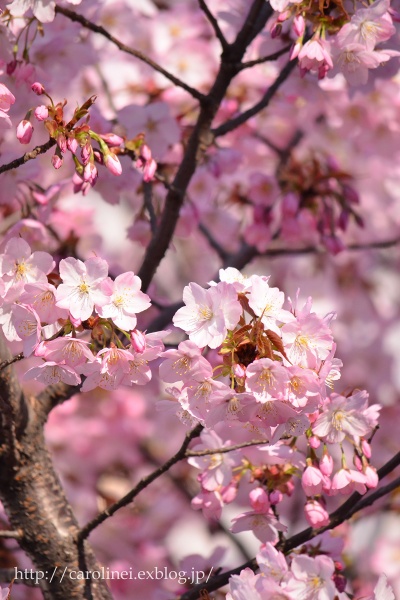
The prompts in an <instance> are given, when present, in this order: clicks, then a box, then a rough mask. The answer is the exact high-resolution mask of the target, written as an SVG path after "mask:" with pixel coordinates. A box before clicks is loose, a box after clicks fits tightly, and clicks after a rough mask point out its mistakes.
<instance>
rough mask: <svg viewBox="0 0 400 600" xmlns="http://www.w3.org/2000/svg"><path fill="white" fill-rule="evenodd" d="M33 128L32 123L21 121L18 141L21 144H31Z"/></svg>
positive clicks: (18, 127)
mask: <svg viewBox="0 0 400 600" xmlns="http://www.w3.org/2000/svg"><path fill="white" fill-rule="evenodd" d="M32 134H33V126H32V123H31V122H30V121H26V120H25V119H24V120H23V121H21V122H20V123H19V124H18V126H17V140H18V141H19V142H20V144H29V142H30V141H31V139H32Z"/></svg>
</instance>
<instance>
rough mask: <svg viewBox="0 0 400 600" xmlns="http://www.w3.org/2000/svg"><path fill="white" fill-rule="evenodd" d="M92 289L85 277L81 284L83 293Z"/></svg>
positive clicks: (80, 289) (80, 288) (80, 287)
mask: <svg viewBox="0 0 400 600" xmlns="http://www.w3.org/2000/svg"><path fill="white" fill-rule="evenodd" d="M89 290H90V286H89V285H88V284H87V283H86V281H85V280H84V279H82V281H81V284H80V286H79V291H80V293H81V294H88V293H89Z"/></svg>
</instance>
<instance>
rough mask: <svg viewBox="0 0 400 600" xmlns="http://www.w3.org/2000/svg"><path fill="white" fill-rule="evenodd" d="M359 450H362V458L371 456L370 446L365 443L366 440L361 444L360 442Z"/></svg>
mask: <svg viewBox="0 0 400 600" xmlns="http://www.w3.org/2000/svg"><path fill="white" fill-rule="evenodd" d="M361 448H362V451H363V453H364V456H365V457H366V458H371V455H372V452H371V446H370V444H369V443H368V442H367V440H362V442H361Z"/></svg>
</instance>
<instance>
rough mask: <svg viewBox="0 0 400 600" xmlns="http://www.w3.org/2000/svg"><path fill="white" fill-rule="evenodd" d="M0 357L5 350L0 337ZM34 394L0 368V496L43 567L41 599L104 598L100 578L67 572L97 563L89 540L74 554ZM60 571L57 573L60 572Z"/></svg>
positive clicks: (71, 527)
mask: <svg viewBox="0 0 400 600" xmlns="http://www.w3.org/2000/svg"><path fill="white" fill-rule="evenodd" d="M0 357H1V360H8V359H9V357H10V355H9V351H8V349H7V347H6V343H5V340H4V338H3V336H2V335H1V337H0ZM41 412H42V411H41V410H40V407H39V406H38V400H37V399H36V398H35V397H25V395H24V394H23V392H22V390H21V387H20V385H19V382H18V379H17V377H16V375H15V371H14V367H13V366H9V367H6V368H5V369H3V370H2V371H1V372H0V499H1V501H2V502H3V504H4V507H5V510H6V513H7V515H8V518H9V520H10V524H11V526H12V528H14V529H15V530H19V531H21V533H22V536H21V539H20V540H19V544H20V546H21V548H22V549H23V550H24V551H25V552H26V553H27V555H28V556H29V557H30V558H31V559H32V562H33V564H34V567H35V569H36V570H37V571H41V572H43V573H44V577H43V579H41V581H40V587H41V589H42V592H43V596H44V598H45V599H46V600H66V599H67V598H68V600H72V599H76V600H83V599H90V598H92V599H93V600H110V599H111V598H112V596H111V594H110V592H109V590H108V588H107V586H106V582H105V581H101V580H93V581H85V580H78V579H75V578H73V577H71V572H72V571H78V570H79V569H80V568H82V566H83V565H85V567H86V568H87V570H90V571H93V570H98V569H99V566H98V565H97V564H96V560H95V557H94V554H93V552H92V550H91V549H90V547H89V545H87V544H86V545H85V553H84V556H83V552H82V553H81V556H79V552H78V546H77V542H76V539H77V536H78V532H79V526H78V523H77V521H76V519H75V517H74V514H73V512H72V509H71V506H70V504H69V503H68V501H67V499H66V497H65V494H64V491H63V488H62V486H61V483H60V481H59V479H58V477H57V475H56V473H55V470H54V467H53V464H52V460H51V457H50V455H49V452H48V450H47V448H46V444H45V440H44V432H43V418H41ZM63 573H64V576H63V577H62V574H63Z"/></svg>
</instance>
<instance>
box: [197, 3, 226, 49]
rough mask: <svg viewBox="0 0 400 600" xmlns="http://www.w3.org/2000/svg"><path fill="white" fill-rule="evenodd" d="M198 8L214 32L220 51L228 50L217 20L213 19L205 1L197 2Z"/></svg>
mask: <svg viewBox="0 0 400 600" xmlns="http://www.w3.org/2000/svg"><path fill="white" fill-rule="evenodd" d="M199 6H200V8H201V10H202V11H203V12H204V14H205V15H206V17H207V19H208V21H209V23H210V25H211V27H212V28H213V30H214V33H215V35H216V37H217V38H218V40H219V41H220V44H221V46H222V49H223V50H227V49H228V48H229V43H228V41H227V39H226V38H225V36H224V34H223V33H222V31H221V28H220V26H219V24H218V21H217V19H216V18H215V17H214V15H213V14H212V12H211V11H210V9H209V8H208V6H207V4H206V3H205V0H199Z"/></svg>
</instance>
